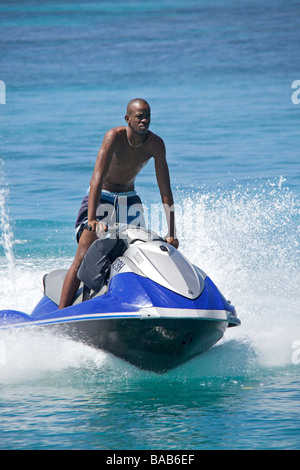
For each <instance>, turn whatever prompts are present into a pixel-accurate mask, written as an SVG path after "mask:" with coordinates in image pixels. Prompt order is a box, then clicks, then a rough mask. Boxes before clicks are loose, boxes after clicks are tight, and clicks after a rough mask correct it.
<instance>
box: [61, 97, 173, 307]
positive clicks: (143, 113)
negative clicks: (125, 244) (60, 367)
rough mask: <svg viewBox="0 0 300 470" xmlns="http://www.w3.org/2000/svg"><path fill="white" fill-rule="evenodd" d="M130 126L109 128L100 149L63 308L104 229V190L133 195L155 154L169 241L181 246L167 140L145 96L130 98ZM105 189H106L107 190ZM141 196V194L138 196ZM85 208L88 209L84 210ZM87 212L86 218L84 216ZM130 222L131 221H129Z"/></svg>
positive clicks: (128, 107) (63, 298) (73, 292)
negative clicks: (100, 214) (157, 130)
mask: <svg viewBox="0 0 300 470" xmlns="http://www.w3.org/2000/svg"><path fill="white" fill-rule="evenodd" d="M125 121H126V122H127V126H120V127H115V128H113V129H111V130H109V131H108V132H107V133H106V135H105V137H104V139H103V143H102V146H101V148H100V150H99V152H98V156H97V160H96V164H95V168H94V172H93V175H92V178H91V181H90V189H89V195H88V196H86V198H85V200H84V201H85V204H86V205H85V206H84V201H83V205H82V208H81V209H82V210H81V211H79V213H80V216H79V218H78V219H77V220H79V219H80V225H79V227H78V229H79V234H80V235H79V237H78V238H79V239H78V249H77V253H76V256H75V258H74V261H73V263H72V265H71V267H70V269H69V271H68V273H67V275H66V278H65V281H64V285H63V289H62V294H61V299H60V305H59V308H64V307H68V306H69V305H71V304H72V301H73V299H74V296H75V294H76V292H77V290H78V288H79V284H80V281H79V279H78V278H77V272H78V269H79V267H80V264H81V262H82V260H83V258H84V256H85V254H86V252H87V250H88V248H89V247H90V246H91V244H92V243H93V242H94V241H95V240H96V239H97V235H96V228H97V226H98V227H99V224H100V228H101V229H102V230H103V229H104V225H103V224H101V222H99V218H98V219H97V215H96V212H97V208H98V206H99V203H100V199H101V202H102V194H101V192H102V193H106V194H108V196H109V195H110V194H112V193H113V194H117V195H118V194H124V193H129V194H132V192H134V181H135V178H136V176H137V174H138V173H139V172H140V171H141V169H142V168H143V167H144V166H145V165H146V163H148V161H149V160H150V159H151V158H152V157H153V158H154V162H155V172H156V178H157V183H158V187H159V190H160V194H161V199H162V202H163V206H164V209H165V213H166V217H167V223H168V235H167V237H166V241H167V242H168V243H170V244H171V245H173V246H174V247H175V248H177V247H178V240H177V238H176V235H175V220H174V207H173V204H174V202H173V195H172V190H171V186H170V177H169V169H168V165H167V161H166V150H165V145H164V142H163V140H162V139H161V138H160V137H158V136H157V135H155V134H154V133H153V132H151V131H149V125H150V106H149V104H148V103H147V102H146V101H145V100H142V99H135V100H132V101H130V103H129V104H128V106H127V113H126V116H125ZM103 190H104V191H103ZM135 197H137V198H138V196H135ZM138 200H139V201H140V199H139V198H138ZM84 211H85V212H84ZM84 214H85V218H84ZM128 223H129V222H128Z"/></svg>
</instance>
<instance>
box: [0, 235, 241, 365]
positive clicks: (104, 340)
mask: <svg viewBox="0 0 300 470" xmlns="http://www.w3.org/2000/svg"><path fill="white" fill-rule="evenodd" d="M112 233H117V236H114V237H113V236H112ZM66 273H67V270H56V271H52V272H50V273H49V274H47V275H46V276H44V280H43V283H44V296H43V297H42V299H41V300H40V302H39V303H38V304H37V306H36V307H35V308H34V310H33V311H32V313H31V314H30V315H27V314H25V313H23V312H19V311H14V310H3V311H1V312H0V329H10V328H28V327H35V328H36V327H43V328H55V329H59V331H63V332H64V333H65V334H67V335H68V336H71V337H72V338H74V339H76V340H79V341H84V342H86V343H88V344H89V345H91V346H94V347H96V348H100V349H103V350H105V351H107V352H109V353H112V354H114V355H115V356H117V357H119V358H121V359H124V360H126V361H128V362H130V363H131V364H133V365H135V366H137V367H139V368H141V369H145V370H149V371H153V372H157V373H164V372H166V371H168V370H170V369H173V368H174V367H177V366H179V365H180V364H182V363H184V362H186V361H188V360H190V359H192V358H193V357H195V356H198V355H199V354H201V353H202V352H204V351H207V350H209V349H210V348H211V347H213V346H214V345H215V344H216V343H217V342H218V341H219V340H220V339H221V338H222V336H223V334H224V332H225V330H226V329H227V327H232V326H237V325H239V324H240V320H239V319H238V318H237V315H236V312H235V308H234V307H233V306H232V305H231V304H230V303H229V302H228V301H227V300H226V299H225V298H224V297H223V295H222V294H221V293H220V291H219V290H218V289H217V287H216V286H215V285H214V283H213V282H212V281H211V279H210V278H209V277H208V276H207V275H206V274H205V273H204V272H203V271H202V270H201V269H200V268H198V267H196V266H194V265H193V264H191V263H190V262H189V261H188V260H187V259H186V258H185V257H184V256H183V255H182V254H181V253H180V251H179V250H176V249H175V248H174V247H173V246H171V245H169V244H168V243H166V242H165V241H164V240H163V239H162V238H161V237H159V236H158V235H157V234H156V233H154V232H152V231H149V230H146V229H144V228H138V227H134V226H125V227H123V228H121V229H120V230H119V229H118V230H117V232H113V231H110V233H109V236H108V237H107V238H105V239H98V240H96V241H95V242H94V243H93V244H92V245H91V247H90V248H89V250H88V252H87V254H86V256H85V258H84V260H83V262H82V265H81V267H80V270H79V272H78V277H79V279H80V280H81V286H80V288H79V290H78V292H77V295H76V297H75V299H74V302H73V304H72V305H71V306H70V307H67V308H64V309H61V310H59V308H58V304H59V299H60V294H61V289H62V285H63V281H64V277H65V275H66Z"/></svg>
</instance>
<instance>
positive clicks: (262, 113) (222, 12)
mask: <svg viewBox="0 0 300 470" xmlns="http://www.w3.org/2000/svg"><path fill="white" fill-rule="evenodd" d="M0 31H1V34H0V42H1V53H0V80H2V81H4V82H5V85H6V104H0V216H1V235H0V236H1V240H0V242H1V243H0V285H1V289H0V307H1V309H4V308H14V309H19V310H22V311H25V312H27V313H30V312H31V310H32V309H33V307H34V305H35V304H36V303H37V302H38V300H39V299H40V297H41V290H40V279H41V278H42V275H43V274H44V273H46V272H48V271H49V270H52V269H57V268H61V267H68V266H69V264H70V262H71V260H72V258H73V256H74V254H75V250H76V244H75V239H74V232H73V227H74V223H75V219H76V216H77V211H78V208H79V204H80V202H81V199H82V197H83V195H84V194H85V191H86V188H87V187H88V184H89V179H90V176H91V172H92V170H93V166H94V162H95V158H96V155H97V152H98V149H99V146H100V145H101V141H102V138H103V135H104V133H105V131H106V130H107V129H109V128H110V127H113V126H116V125H121V124H123V123H124V114H125V109H126V105H127V102H128V101H129V100H130V99H132V98H135V97H137V96H141V97H143V98H145V99H147V100H148V101H149V103H150V104H151V107H152V124H151V129H152V130H153V131H154V132H156V133H158V134H159V135H160V136H161V137H162V138H163V139H164V140H165V143H166V147H167V157H168V162H169V167H170V173H171V179H172V187H173V192H174V197H175V202H176V212H177V220H178V223H177V225H178V235H179V240H180V249H181V250H182V252H183V253H184V254H185V255H186V256H187V257H188V258H189V259H190V260H191V261H192V262H194V263H195V264H197V265H198V266H200V267H201V268H202V269H203V270H204V271H206V272H207V273H208V274H209V275H210V277H211V278H212V279H213V280H214V281H215V282H216V284H217V285H218V287H219V288H220V290H221V291H222V292H223V293H224V295H225V296H226V297H227V298H230V299H231V301H232V303H233V304H234V305H235V306H236V309H237V312H238V316H239V318H240V319H241V321H242V325H241V327H239V328H236V329H230V330H228V332H226V334H225V337H224V339H223V340H222V341H221V342H220V343H219V344H218V345H217V346H215V347H214V348H213V349H212V350H210V351H209V352H207V353H206V354H204V355H202V356H201V357H199V358H196V359H194V360H193V361H191V362H189V363H188V364H185V365H184V366H181V367H179V368H177V369H175V370H173V371H171V372H169V373H168V374H166V375H164V376H157V375H155V374H151V373H147V372H143V371H140V370H138V369H136V368H134V367H132V366H130V365H129V364H127V363H124V362H122V361H121V360H119V359H116V358H114V357H112V356H110V355H109V354H106V353H104V352H103V351H98V350H95V349H92V348H90V347H88V346H86V345H84V344H80V343H76V342H74V341H70V340H69V339H66V338H63V337H57V336H53V335H51V334H50V333H47V334H46V333H44V334H43V335H40V334H39V335H38V334H37V333H35V332H14V333H10V334H8V333H3V332H2V333H1V335H0V410H1V413H0V448H1V449H106V450H114V449H130V450H132V449H136V450H137V449H169V450H170V449H172V450H176V449H188V450H201V449H298V448H299V446H300V424H299V423H300V405H299V402H300V400H299V398H300V395H299V379H300V318H299V314H300V311H299V287H298V286H299V251H298V250H299V186H300V185H299V148H300V146H299V144H300V138H299V123H300V104H294V103H293V101H292V94H293V92H294V91H295V90H294V89H292V83H293V82H294V81H295V80H299V79H300V76H299V57H298V55H299V52H298V48H297V44H299V39H300V32H299V31H300V6H299V2H296V1H295V2H293V1H291V2H288V3H287V2H284V1H283V0H281V1H280V0H277V1H272V2H271V1H270V0H267V1H265V2H264V3H262V2H259V1H250V0H249V1H248V0H244V1H243V2H236V1H234V0H226V1H214V2H208V1H205V0H203V1H193V0H187V1H186V2H184V3H183V2H180V1H178V0H176V1H174V0H173V1H172V2H171V1H160V2H158V1H154V0H152V1H148V2H147V3H141V2H138V1H130V2H127V1H122V2H121V1H117V0H116V1H111V2H109V1H89V2H81V1H65V2H56V1H55V2H53V1H51V2H48V1H44V2H38V3H37V2H33V1H27V0H25V1H23V2H10V1H2V2H1V5H0ZM0 96H1V95H0ZM136 189H137V191H138V193H139V194H140V196H141V198H142V200H143V202H144V205H145V209H146V214H147V216H148V222H149V225H151V226H152V227H153V228H155V229H157V230H158V231H160V232H161V233H164V230H165V226H164V224H163V222H162V220H161V219H159V220H157V219H156V218H155V217H154V216H153V214H155V211H154V209H153V208H154V206H155V205H156V204H158V203H159V193H158V189H157V186H156V180H155V173H154V166H153V164H152V163H149V164H148V166H147V167H146V168H145V169H144V170H143V172H142V173H141V174H140V175H139V176H138V178H137V181H136ZM155 207H156V206H155ZM3 345H5V351H4V349H3ZM4 353H5V354H4Z"/></svg>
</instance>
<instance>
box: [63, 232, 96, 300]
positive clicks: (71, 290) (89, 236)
mask: <svg viewBox="0 0 300 470" xmlns="http://www.w3.org/2000/svg"><path fill="white" fill-rule="evenodd" d="M95 240H97V235H96V233H95V232H89V231H88V230H83V232H82V235H81V237H80V239H79V244H78V248H77V253H76V255H75V258H74V261H73V263H72V265H71V267H70V269H69V271H68V272H67V275H66V277H65V280H64V284H63V288H62V292H61V297H60V303H59V308H60V309H61V308H65V307H69V306H70V305H71V304H72V302H73V299H74V297H75V295H76V292H77V290H78V288H79V285H80V280H79V279H78V278H77V272H78V269H79V267H80V265H81V262H82V260H83V258H84V256H85V254H86V252H87V251H88V249H89V247H90V246H91V244H92V243H93V242H94V241H95Z"/></svg>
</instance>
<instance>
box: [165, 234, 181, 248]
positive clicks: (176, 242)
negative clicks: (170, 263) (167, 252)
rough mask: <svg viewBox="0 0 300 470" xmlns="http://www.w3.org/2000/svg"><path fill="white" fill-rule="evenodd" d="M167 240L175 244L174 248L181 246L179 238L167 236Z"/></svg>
mask: <svg viewBox="0 0 300 470" xmlns="http://www.w3.org/2000/svg"><path fill="white" fill-rule="evenodd" d="M166 242H167V243H169V244H170V245H172V246H174V248H178V247H179V241H178V240H177V238H174V237H168V238H166Z"/></svg>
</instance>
